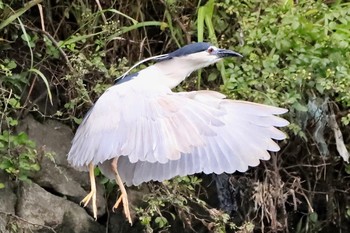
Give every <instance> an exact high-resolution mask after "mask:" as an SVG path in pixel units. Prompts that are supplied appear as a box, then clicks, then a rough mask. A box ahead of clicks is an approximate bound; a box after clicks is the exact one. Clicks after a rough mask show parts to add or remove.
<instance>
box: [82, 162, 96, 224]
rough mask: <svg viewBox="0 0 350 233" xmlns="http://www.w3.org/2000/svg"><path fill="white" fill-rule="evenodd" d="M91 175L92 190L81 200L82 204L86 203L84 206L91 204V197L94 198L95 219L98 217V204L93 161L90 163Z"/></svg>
mask: <svg viewBox="0 0 350 233" xmlns="http://www.w3.org/2000/svg"><path fill="white" fill-rule="evenodd" d="M89 175H90V183H91V191H90V193H89V194H88V195H86V197H84V199H83V200H81V202H80V205H81V204H84V207H86V206H87V204H89V202H90V200H91V198H92V212H93V216H94V219H95V220H96V219H97V205H96V182H95V175H94V165H93V164H92V163H90V164H89Z"/></svg>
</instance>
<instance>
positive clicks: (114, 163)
mask: <svg viewBox="0 0 350 233" xmlns="http://www.w3.org/2000/svg"><path fill="white" fill-rule="evenodd" d="M117 162H118V158H114V159H113V161H112V168H113V171H114V174H115V179H116V181H117V183H118V185H119V188H120V191H121V193H122V194H121V195H120V197H119V198H118V200H117V201H116V202H115V205H114V206H113V210H114V209H116V208H118V206H119V204H120V202H123V207H124V213H125V216H126V218H127V219H128V221H129V223H130V224H132V221H131V216H130V209H129V201H128V194H127V192H126V189H125V187H124V184H123V181H122V179H121V178H120V176H119V173H118V169H117V168H118V166H117Z"/></svg>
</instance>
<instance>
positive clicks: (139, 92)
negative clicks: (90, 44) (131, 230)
mask: <svg viewBox="0 0 350 233" xmlns="http://www.w3.org/2000/svg"><path fill="white" fill-rule="evenodd" d="M226 57H242V55H240V54H239V53H237V52H234V51H231V50H227V49H220V48H217V47H215V46H213V45H211V44H210V43H204V42H201V43H193V44H189V45H186V46H184V47H182V48H180V49H178V50H176V51H174V52H171V53H169V54H164V55H159V56H155V57H151V58H148V59H145V60H143V61H141V62H139V63H137V64H136V65H138V64H140V63H142V62H144V61H148V60H152V61H154V62H155V63H154V64H153V65H150V66H148V67H147V68H145V69H143V70H141V71H139V72H137V73H134V74H128V73H129V72H130V70H129V71H128V72H127V74H125V75H123V77H122V78H121V79H119V80H118V81H117V82H116V84H115V85H113V86H112V87H110V88H108V89H107V90H106V92H105V93H103V94H102V95H101V97H100V98H99V99H98V100H97V101H96V103H95V104H94V106H93V107H92V108H91V109H90V110H89V112H88V113H87V114H86V116H85V118H84V120H83V121H82V123H81V124H80V126H79V128H78V129H77V132H76V134H75V137H74V139H73V141H72V147H71V149H70V151H69V153H68V161H69V162H70V163H71V164H72V165H73V166H74V167H78V168H86V167H88V168H89V175H90V182H91V192H90V193H89V194H88V195H87V196H86V197H85V198H84V199H83V200H82V203H83V204H84V206H86V205H87V204H88V203H89V202H90V201H91V200H92V206H93V216H94V218H95V219H96V218H97V205H96V184H95V177H94V167H95V166H98V167H99V168H100V170H101V172H102V173H103V174H104V175H105V176H107V177H108V178H110V179H115V180H116V182H117V183H118V185H119V187H120V189H121V196H120V197H119V198H118V200H117V201H116V203H115V205H114V207H113V208H117V207H118V205H119V204H120V203H121V202H122V203H123V207H124V213H125V216H126V218H127V219H128V221H129V222H130V224H131V223H132V220H131V216H130V211H129V204H128V198H127V192H126V189H125V187H124V183H125V184H126V185H127V186H131V185H139V184H141V183H142V182H147V181H151V180H154V181H163V180H167V179H171V178H172V177H175V176H185V175H190V174H194V173H199V172H204V173H206V174H209V173H216V174H220V173H223V172H226V173H233V172H235V171H240V172H244V171H246V170H247V169H248V166H257V165H258V164H259V162H260V160H267V159H269V158H270V154H269V152H268V151H272V152H274V151H278V150H279V149H280V147H279V146H278V145H277V144H276V142H275V141H274V140H283V139H285V138H286V135H285V134H284V133H283V132H281V131H280V130H278V129H277V128H276V127H284V126H286V125H288V121H286V120H284V119H282V118H280V117H278V116H275V115H278V114H283V113H285V112H287V110H286V109H283V108H278V107H274V106H268V105H263V104H257V103H252V102H246V101H238V100H230V99H226V98H225V95H223V94H221V93H219V92H215V91H209V90H202V91H191V92H173V91H172V88H174V87H176V86H177V85H178V84H179V83H181V82H182V81H183V80H184V79H185V78H186V77H188V76H189V75H190V74H191V73H192V72H193V71H195V70H198V69H200V68H203V67H206V66H208V65H211V64H214V63H216V62H218V61H220V60H222V59H223V58H226ZM133 68H134V66H133V67H132V69H133Z"/></svg>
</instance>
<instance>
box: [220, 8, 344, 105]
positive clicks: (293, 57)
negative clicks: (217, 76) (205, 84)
mask: <svg viewBox="0 0 350 233" xmlns="http://www.w3.org/2000/svg"><path fill="white" fill-rule="evenodd" d="M218 6H220V7H221V8H222V9H224V10H225V13H224V17H226V18H228V17H229V16H230V15H232V14H238V15H239V17H240V20H241V21H242V23H241V27H242V31H244V32H249V33H246V34H245V35H243V36H242V38H241V39H242V40H244V43H245V44H244V46H243V47H242V48H241V49H240V51H241V52H242V53H243V54H244V56H245V59H244V63H242V64H241V65H240V66H233V65H232V64H228V66H229V68H228V70H227V72H228V73H229V74H230V80H229V82H227V85H225V86H224V88H223V89H224V91H226V92H228V93H230V94H231V95H233V96H237V97H239V98H243V99H250V100H253V101H257V102H266V103H270V104H271V103H272V104H274V105H279V106H288V108H289V109H291V110H292V111H293V110H296V111H306V109H307V108H306V103H307V100H308V98H309V96H313V95H317V96H328V97H332V98H334V99H335V100H336V101H339V103H341V104H343V105H344V107H349V106H350V101H349V100H350V95H349V90H350V78H349V77H350V75H349V73H350V71H349V70H350V65H349V63H348V60H349V56H350V53H349V50H348V45H349V43H350V39H349V38H350V37H349V32H350V26H349V25H350V8H349V4H335V5H332V6H328V5H326V4H324V3H322V2H311V1H301V2H300V3H299V4H296V5H293V6H288V5H283V4H281V3H280V2H276V3H272V4H271V2H269V1H262V2H256V1H243V2H242V1H226V2H225V3H220V4H218ZM247 6H249V8H250V9H260V10H258V11H251V10H248V9H247ZM232 8H233V9H236V11H232ZM339 19H341V20H339ZM291 107H292V108H291Z"/></svg>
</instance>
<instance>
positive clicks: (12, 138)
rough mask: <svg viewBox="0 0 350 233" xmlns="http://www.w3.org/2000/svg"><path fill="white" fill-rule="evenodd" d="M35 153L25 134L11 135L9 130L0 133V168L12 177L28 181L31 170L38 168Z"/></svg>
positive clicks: (37, 169) (32, 143)
mask: <svg viewBox="0 0 350 233" xmlns="http://www.w3.org/2000/svg"><path fill="white" fill-rule="evenodd" d="M37 153H38V152H37V150H36V147H35V143H34V142H33V141H31V140H29V138H28V135H27V134H25V133H23V132H22V133H19V134H17V135H13V134H11V133H10V132H9V131H3V132H2V134H0V155H1V156H0V169H2V170H4V171H5V172H6V173H8V174H10V175H11V176H12V177H13V178H16V179H19V180H24V181H28V176H29V175H30V173H31V172H35V171H39V170H40V166H39V163H38V158H37Z"/></svg>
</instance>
